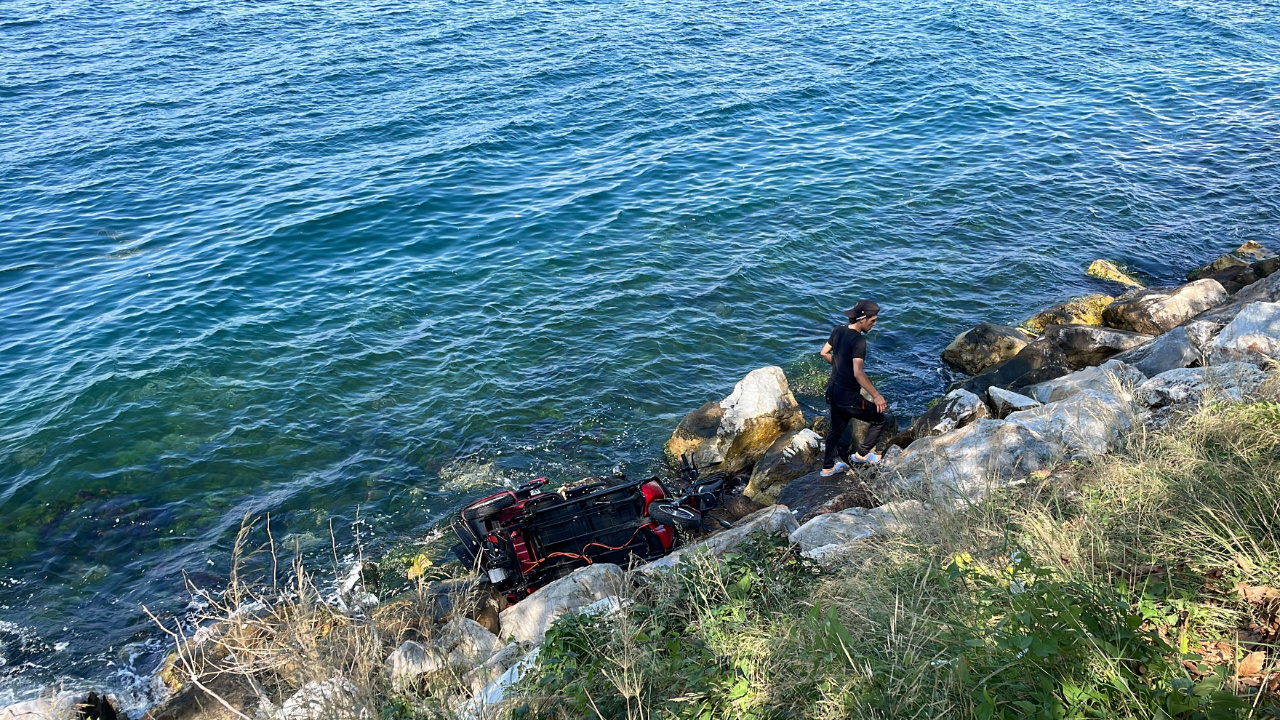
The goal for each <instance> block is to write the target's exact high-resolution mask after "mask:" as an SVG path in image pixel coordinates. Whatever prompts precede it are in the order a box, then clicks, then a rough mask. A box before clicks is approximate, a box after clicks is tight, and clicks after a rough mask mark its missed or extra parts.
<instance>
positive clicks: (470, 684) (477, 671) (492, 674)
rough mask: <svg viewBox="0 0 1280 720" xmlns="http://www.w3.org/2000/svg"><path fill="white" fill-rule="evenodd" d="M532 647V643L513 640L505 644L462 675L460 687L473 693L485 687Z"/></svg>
mask: <svg viewBox="0 0 1280 720" xmlns="http://www.w3.org/2000/svg"><path fill="white" fill-rule="evenodd" d="M532 649H533V643H528V642H515V643H511V644H509V645H507V646H506V647H504V648H502V649H501V650H499V651H498V652H496V653H494V655H493V657H491V658H489V659H488V660H486V661H484V663H483V664H482V665H480V666H479V667H476V668H474V669H472V670H471V671H469V672H467V673H466V674H465V675H463V676H462V687H463V688H465V689H466V690H468V691H469V692H470V693H471V694H472V695H475V694H477V693H479V692H481V691H483V690H484V689H485V687H486V686H487V685H488V684H489V683H491V682H493V681H494V680H497V679H498V678H499V677H501V676H502V674H503V673H505V672H506V671H507V670H510V669H511V667H512V666H513V665H515V664H516V663H517V662H519V661H520V659H521V658H523V657H524V656H525V655H526V654H528V652H529V651H530V650H532Z"/></svg>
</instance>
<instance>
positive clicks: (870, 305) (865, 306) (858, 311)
mask: <svg viewBox="0 0 1280 720" xmlns="http://www.w3.org/2000/svg"><path fill="white" fill-rule="evenodd" d="M844 314H845V316H846V317H848V318H849V322H858V321H859V320H861V319H862V318H869V317H871V316H873V315H879V314H880V306H879V305H877V304H875V302H873V301H871V300H859V301H858V304H857V305H854V306H853V307H851V308H849V309H848V310H845V311H844Z"/></svg>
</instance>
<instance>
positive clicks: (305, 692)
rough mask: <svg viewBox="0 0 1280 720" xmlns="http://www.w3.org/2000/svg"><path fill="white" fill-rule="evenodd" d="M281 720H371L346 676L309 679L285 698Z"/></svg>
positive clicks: (277, 715)
mask: <svg viewBox="0 0 1280 720" xmlns="http://www.w3.org/2000/svg"><path fill="white" fill-rule="evenodd" d="M275 717H276V718H278V719H279V720H368V719H369V718H370V717H371V716H370V713H369V711H368V710H367V709H366V708H365V707H364V706H363V704H362V703H361V701H360V693H359V691H357V690H356V686H355V685H354V684H352V682H351V681H350V680H348V679H346V678H344V677H334V678H330V679H328V680H320V681H317V682H309V683H307V684H306V685H303V686H302V687H301V688H299V689H298V692H296V693H294V694H293V695H292V696H290V697H289V699H288V700H285V701H284V704H282V705H281V706H280V711H279V712H278V713H275Z"/></svg>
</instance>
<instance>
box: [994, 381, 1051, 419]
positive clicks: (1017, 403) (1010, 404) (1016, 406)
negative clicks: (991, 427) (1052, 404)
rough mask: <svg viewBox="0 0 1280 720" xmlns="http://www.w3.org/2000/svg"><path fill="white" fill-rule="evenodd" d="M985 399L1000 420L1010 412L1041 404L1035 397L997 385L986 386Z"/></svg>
mask: <svg viewBox="0 0 1280 720" xmlns="http://www.w3.org/2000/svg"><path fill="white" fill-rule="evenodd" d="M987 400H988V401H989V403H990V405H991V409H992V410H994V411H995V413H996V417H997V418H999V419H1001V420H1003V419H1004V418H1006V417H1008V416H1009V414H1010V413H1016V412H1018V411H1020V410H1031V409H1032V408H1038V407H1040V405H1041V403H1040V401H1039V400H1036V399H1035V398H1029V397H1027V396H1026V395H1021V394H1019V393H1016V392H1013V391H1012V390H1002V389H1000V388H998V387H993V388H987Z"/></svg>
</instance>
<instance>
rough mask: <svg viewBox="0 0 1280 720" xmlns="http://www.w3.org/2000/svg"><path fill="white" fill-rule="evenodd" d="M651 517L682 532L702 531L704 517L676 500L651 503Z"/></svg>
mask: <svg viewBox="0 0 1280 720" xmlns="http://www.w3.org/2000/svg"><path fill="white" fill-rule="evenodd" d="M649 517H651V518H653V519H654V520H657V521H658V522H660V523H662V524H663V525H670V526H672V527H676V528H680V529H681V530H700V529H702V515H701V514H699V513H698V511H697V510H694V509H693V508H691V507H687V506H685V505H681V504H680V503H678V502H676V501H675V500H654V501H653V502H651V503H649Z"/></svg>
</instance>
